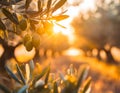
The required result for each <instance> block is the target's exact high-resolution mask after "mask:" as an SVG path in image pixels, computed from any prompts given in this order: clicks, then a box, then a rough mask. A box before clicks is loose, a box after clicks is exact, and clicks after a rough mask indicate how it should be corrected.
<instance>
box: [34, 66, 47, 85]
mask: <svg viewBox="0 0 120 93" xmlns="http://www.w3.org/2000/svg"><path fill="white" fill-rule="evenodd" d="M48 70H49V66H48V67H46V68H44V69H43V70H42V72H41V73H40V74H39V75H38V76H37V77H36V78H35V79H34V80H33V85H34V84H35V83H36V82H37V81H38V80H39V79H41V78H42V77H43V76H44V75H45V74H46V73H47V72H48Z"/></svg>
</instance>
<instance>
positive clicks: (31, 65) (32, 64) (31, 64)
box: [29, 60, 35, 78]
mask: <svg viewBox="0 0 120 93" xmlns="http://www.w3.org/2000/svg"><path fill="white" fill-rule="evenodd" d="M29 67H30V78H31V77H32V74H33V70H34V68H35V65H34V62H33V60H30V62H29Z"/></svg>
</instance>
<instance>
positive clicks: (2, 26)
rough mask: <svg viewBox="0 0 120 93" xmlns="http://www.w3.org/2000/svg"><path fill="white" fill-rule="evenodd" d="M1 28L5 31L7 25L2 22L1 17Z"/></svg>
mask: <svg viewBox="0 0 120 93" xmlns="http://www.w3.org/2000/svg"><path fill="white" fill-rule="evenodd" d="M0 29H2V30H3V31H5V30H6V26H5V24H4V23H3V22H2V20H1V19H0Z"/></svg>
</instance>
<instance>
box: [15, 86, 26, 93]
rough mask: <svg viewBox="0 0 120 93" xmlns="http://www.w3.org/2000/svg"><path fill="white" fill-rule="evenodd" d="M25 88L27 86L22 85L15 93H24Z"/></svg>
mask: <svg viewBox="0 0 120 93" xmlns="http://www.w3.org/2000/svg"><path fill="white" fill-rule="evenodd" d="M27 88H28V85H24V86H23V87H22V88H21V89H19V90H18V92H17V93H26V90H27Z"/></svg>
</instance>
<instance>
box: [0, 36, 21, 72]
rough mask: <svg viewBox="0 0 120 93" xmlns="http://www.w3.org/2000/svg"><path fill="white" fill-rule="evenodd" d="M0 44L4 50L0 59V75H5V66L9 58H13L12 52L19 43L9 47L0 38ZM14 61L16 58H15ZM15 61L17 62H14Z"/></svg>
mask: <svg viewBox="0 0 120 93" xmlns="http://www.w3.org/2000/svg"><path fill="white" fill-rule="evenodd" d="M0 44H1V45H2V46H3V48H4V52H3V54H2V56H1V57H0V73H5V72H6V71H5V64H6V62H7V61H8V60H10V59H11V58H15V55H14V51H15V48H16V47H17V46H19V45H20V44H21V43H19V44H17V45H16V46H10V45H8V43H7V42H6V41H4V40H2V39H1V38H0ZM15 60H16V58H15ZM16 61H17V60H16Z"/></svg>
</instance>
